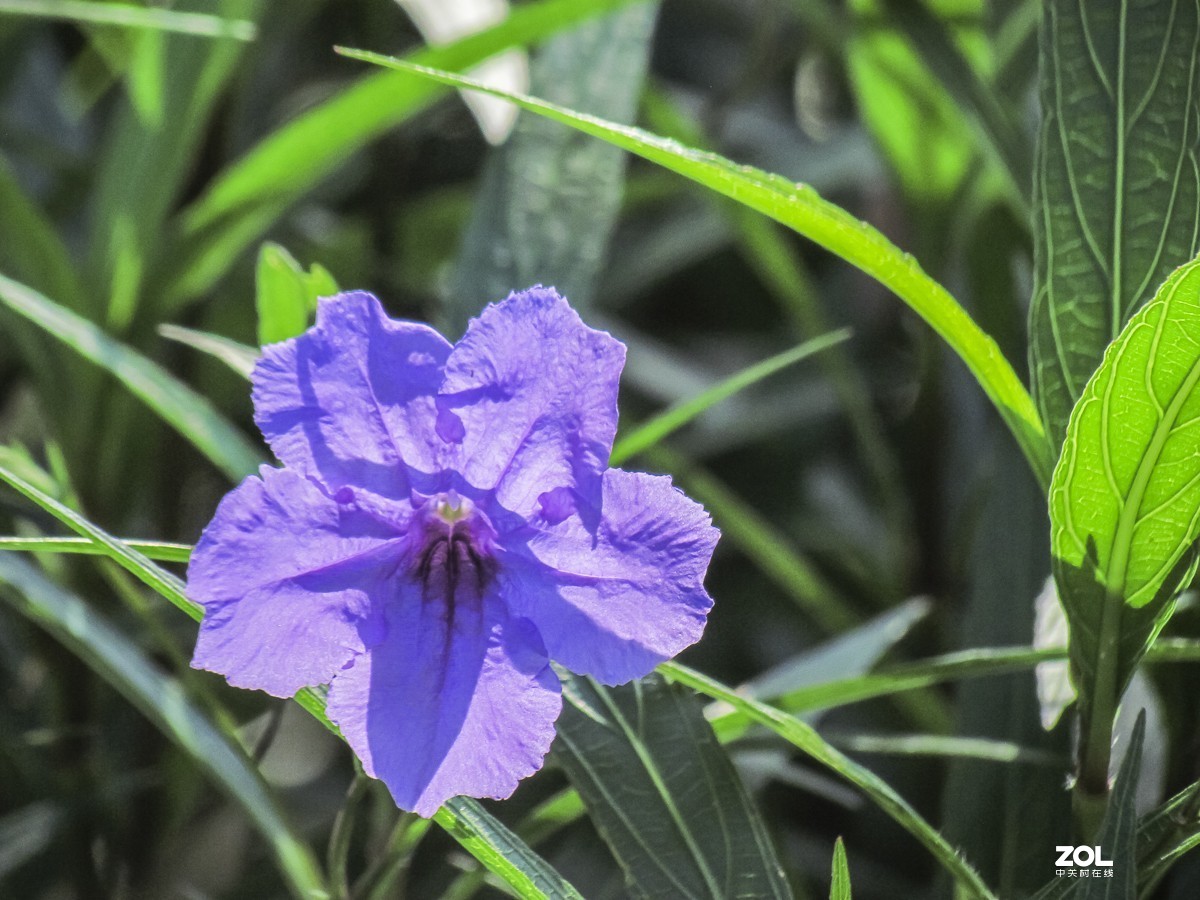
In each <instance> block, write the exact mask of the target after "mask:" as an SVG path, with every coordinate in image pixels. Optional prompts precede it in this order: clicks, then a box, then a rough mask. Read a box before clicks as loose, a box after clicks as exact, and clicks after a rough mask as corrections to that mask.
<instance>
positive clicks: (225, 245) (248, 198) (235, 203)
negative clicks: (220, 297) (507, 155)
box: [168, 0, 634, 305]
mask: <svg viewBox="0 0 1200 900" xmlns="http://www.w3.org/2000/svg"><path fill="white" fill-rule="evenodd" d="M631 2H634V0H543V2H540V3H531V4H527V5H524V6H520V7H517V8H516V9H514V10H513V11H512V13H511V14H510V15H509V17H508V18H507V19H506V20H505V21H504V22H502V23H500V24H499V25H496V26H495V27H493V28H489V29H487V30H486V31H481V32H479V33H478V34H474V35H471V36H470V37H467V38H463V39H462V40H460V41H457V42H455V43H453V44H448V45H446V46H443V47H433V48H426V49H422V50H420V51H418V52H416V53H414V54H413V55H412V57H411V58H412V59H413V60H414V61H419V62H422V63H425V64H427V65H434V66H438V67H440V68H443V69H452V70H459V69H469V68H471V67H472V66H475V65H477V64H478V63H481V62H483V61H484V60H485V59H488V58H489V57H492V56H494V55H496V54H497V53H500V52H502V51H504V50H508V49H510V48H512V47H520V46H527V45H529V44H534V43H537V42H539V41H541V40H543V39H545V38H547V37H549V36H550V35H552V34H556V33H558V32H559V31H562V30H564V29H567V28H569V27H571V26H572V25H574V24H578V23H580V22H583V21H586V20H587V19H589V18H592V17H594V16H598V15H602V14H603V13H606V12H612V11H613V10H616V9H619V8H620V7H622V6H626V5H628V4H629V3H631ZM440 93H441V92H440V91H439V89H438V88H437V87H436V86H434V85H432V84H430V83H425V84H422V83H420V82H418V81H416V80H414V79H411V78H409V79H406V78H403V77H398V76H396V75H395V74H394V73H389V72H384V73H380V74H377V75H373V76H371V77H369V78H365V79H363V80H361V81H359V82H357V83H356V84H354V85H353V86H351V87H350V88H347V89H346V90H345V91H343V92H341V93H340V94H338V95H337V96H335V97H333V98H332V99H330V100H327V101H326V102H324V103H322V104H320V105H319V106H317V107H315V108H313V109H311V110H309V111H308V112H306V113H305V114H304V115H303V116H301V117H299V118H297V119H295V120H293V121H292V122H290V123H288V124H287V125H284V126H283V127H282V128H280V129H278V130H277V131H275V132H274V133H273V134H271V135H270V136H269V137H268V138H266V139H265V140H264V141H262V142H261V143H260V144H259V145H258V146H256V147H255V148H254V149H253V150H251V151H250V152H249V153H248V154H247V155H246V156H244V157H243V158H242V159H240V160H239V161H238V162H236V163H234V164H233V165H232V166H231V167H230V168H229V169H227V170H226V171H224V172H223V173H221V174H220V175H219V176H218V177H217V178H216V180H215V181H214V182H213V183H212V185H211V187H209V189H208V190H207V191H206V192H205V193H204V194H203V195H202V196H201V197H200V199H199V200H197V201H196V202H195V203H193V204H192V205H191V206H190V207H188V208H187V209H186V210H184V212H183V214H182V220H181V222H182V227H183V232H184V239H185V243H184V247H183V250H182V252H181V258H182V259H183V263H182V265H181V266H180V267H179V268H178V269H177V274H176V276H175V280H174V283H173V284H172V286H171V288H170V290H169V300H168V302H169V303H172V304H173V305H178V304H180V303H183V302H186V301H187V300H189V299H191V298H192V297H195V296H197V295H198V294H201V293H203V292H204V291H205V290H207V289H208V288H209V287H211V286H212V285H213V284H214V283H215V282H216V281H217V280H218V279H219V278H220V277H221V276H222V275H223V274H224V273H225V272H226V271H227V269H228V267H229V266H230V265H232V264H233V262H234V261H235V260H236V259H237V257H238V256H239V255H240V254H241V253H242V252H243V251H244V250H246V249H247V248H248V247H249V246H251V245H252V244H253V243H254V242H255V241H257V240H258V239H259V238H261V237H262V236H263V234H264V233H265V232H266V231H267V229H269V228H270V227H271V225H272V224H273V223H274V222H275V221H276V220H277V219H278V218H279V217H280V216H282V215H283V213H284V212H286V211H287V209H288V208H289V207H290V206H291V205H292V204H293V203H295V202H296V201H297V200H298V199H300V197H302V196H303V195H304V194H305V193H306V192H307V191H309V190H311V189H312V187H313V186H314V185H316V184H318V183H319V182H320V181H321V180H322V179H324V178H325V177H326V176H328V175H329V174H331V173H332V172H333V171H335V170H336V169H337V167H338V166H340V165H341V164H342V163H344V162H345V161H346V160H347V159H349V158H350V157H351V156H352V155H353V154H354V153H356V152H357V151H358V150H360V149H362V148H363V147H364V146H366V145H367V144H368V143H370V142H371V141H372V140H374V139H375V138H377V137H379V136H380V135H381V134H383V133H385V132H387V131H389V130H390V129H392V128H395V127H396V126H397V125H399V124H401V123H402V122H405V121H407V120H408V119H410V118H411V117H412V116H413V115H415V114H416V113H417V112H419V111H420V110H422V109H424V108H425V107H426V106H427V105H428V104H429V103H431V102H432V101H433V100H434V99H435V98H436V97H437V96H438V95H439V94H440Z"/></svg>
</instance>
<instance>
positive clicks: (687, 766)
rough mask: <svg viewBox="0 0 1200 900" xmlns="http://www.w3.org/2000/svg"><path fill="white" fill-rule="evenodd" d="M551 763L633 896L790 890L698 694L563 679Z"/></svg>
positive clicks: (662, 686)
mask: <svg viewBox="0 0 1200 900" xmlns="http://www.w3.org/2000/svg"><path fill="white" fill-rule="evenodd" d="M563 694H564V699H565V700H566V701H567V702H566V703H564V704H563V711H562V715H561V717H560V718H559V721H558V742H557V743H556V744H555V747H556V751H555V752H556V758H557V759H558V761H559V763H560V764H561V765H562V767H563V768H564V769H565V770H566V772H567V775H568V776H569V777H570V779H571V782H572V784H574V785H575V787H576V789H577V790H578V791H579V793H580V795H581V796H582V797H583V800H584V802H585V803H586V804H587V807H588V811H589V812H590V814H591V818H592V820H593V821H594V822H595V823H596V827H597V828H598V829H599V830H600V833H601V834H602V835H603V836H604V839H605V841H606V842H607V844H608V845H609V847H611V848H612V851H613V853H614V855H615V856H616V857H617V859H618V861H619V862H620V863H621V866H622V868H623V869H624V870H625V874H626V877H627V878H628V881H629V887H630V890H631V892H632V893H633V894H634V895H635V896H637V897H646V898H652V897H679V898H681V900H683V898H701V900H722V898H725V897H746V898H750V897H778V898H785V897H790V896H791V894H790V892H789V890H788V887H787V882H786V880H785V879H784V877H783V870H782V868H781V867H780V865H779V862H778V860H777V859H776V858H775V852H774V849H773V848H772V847H771V840H770V837H769V836H768V835H767V831H766V826H765V825H764V824H763V822H762V819H761V818H760V817H759V815H758V812H757V810H755V808H754V805H753V803H752V802H751V800H750V797H749V796H748V795H747V793H746V790H745V788H744V787H743V786H742V783H741V780H740V778H739V777H738V775H737V772H736V771H734V768H733V765H732V764H731V763H730V761H729V757H728V756H727V755H726V754H725V751H724V750H723V749H722V748H721V745H720V744H719V743H718V742H717V738H716V735H714V734H713V730H712V728H711V727H710V726H709V724H708V723H707V722H706V721H705V720H704V716H703V715H702V714H701V711H700V707H699V704H697V702H696V698H695V696H694V695H692V694H691V693H690V692H689V691H685V690H684V689H683V688H681V687H679V686H678V685H673V684H668V683H666V682H664V681H663V680H662V679H661V678H660V677H658V676H651V677H649V678H645V679H643V680H641V681H638V682H634V683H633V684H630V685H626V686H624V687H620V688H606V687H604V686H602V685H599V684H596V683H595V682H593V681H592V680H590V679H586V678H576V677H571V678H568V679H567V680H566V681H565V682H564V685H563Z"/></svg>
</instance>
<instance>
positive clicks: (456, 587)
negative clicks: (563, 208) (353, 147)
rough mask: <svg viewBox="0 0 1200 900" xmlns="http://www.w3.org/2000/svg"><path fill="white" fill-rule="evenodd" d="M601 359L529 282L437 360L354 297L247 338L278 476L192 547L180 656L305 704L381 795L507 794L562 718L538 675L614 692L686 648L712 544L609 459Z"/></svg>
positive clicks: (557, 699) (569, 314) (613, 355)
mask: <svg viewBox="0 0 1200 900" xmlns="http://www.w3.org/2000/svg"><path fill="white" fill-rule="evenodd" d="M624 362H625V348H624V346H623V345H622V344H621V343H620V342H618V341H616V340H614V339H613V338H612V337H611V336H609V335H608V334H606V333H604V332H601V331H594V330H592V329H590V328H588V327H587V326H585V325H584V324H583V322H582V321H580V319H579V316H578V315H576V314H575V312H574V311H573V310H572V309H571V308H570V307H569V306H568V305H567V303H566V301H564V300H563V299H562V298H561V297H559V296H558V295H557V294H556V293H555V292H554V291H553V290H551V289H546V288H540V287H537V288H532V289H531V290H528V291H525V292H522V293H517V294H513V295H511V296H510V297H509V298H508V299H507V300H505V301H504V302H503V303H498V304H494V305H492V306H489V307H488V308H487V309H485V310H484V311H483V314H482V315H481V316H480V317H479V318H478V319H475V320H473V321H472V322H471V324H470V326H469V327H468V329H467V333H466V335H465V336H464V337H463V339H462V340H460V341H459V342H458V343H457V344H456V345H454V346H451V345H450V344H449V343H448V342H447V341H446V340H445V338H443V337H442V336H441V335H440V334H438V333H437V332H436V331H434V330H432V329H431V328H428V327H427V326H425V325H419V324H415V323H412V322H400V321H395V320H393V319H390V318H388V317H387V315H386V314H385V313H384V311H383V309H382V308H381V306H380V304H379V301H378V300H376V299H375V298H374V297H373V296H371V295H370V294H366V293H348V294H341V295H339V296H337V297H332V298H329V299H326V300H323V301H322V302H321V305H320V309H319V310H318V312H317V324H316V326H315V327H313V328H311V329H310V330H309V331H307V332H306V333H305V334H303V335H301V336H300V337H298V338H296V339H294V340H289V341H284V342H283V343H281V344H275V345H273V346H270V347H267V348H266V350H265V351H264V353H263V357H262V360H261V361H260V362H259V363H258V365H257V366H256V367H255V370H254V375H253V383H254V395H253V396H254V408H255V420H256V421H257V423H258V425H259V427H260V428H261V429H262V432H263V434H264V436H265V437H266V439H267V441H268V442H269V443H270V445H271V448H272V449H273V450H274V451H275V455H276V456H277V457H279V459H280V461H282V463H283V465H284V468H282V469H273V468H269V467H266V466H264V467H263V468H262V470H261V471H260V473H259V475H258V476H257V477H253V476H252V477H250V478H247V479H246V480H245V481H244V482H242V484H241V485H239V486H238V487H237V488H236V489H235V490H233V491H232V492H231V493H230V494H229V495H228V496H226V497H225V499H224V500H223V501H222V502H221V505H220V507H219V508H218V509H217V512H216V515H215V516H214V517H213V520H212V522H211V523H210V524H209V526H208V528H207V529H206V530H205V532H204V535H203V536H202V537H201V539H200V542H199V543H198V544H197V546H196V550H195V552H194V553H193V555H192V561H191V565H190V567H189V569H188V581H189V592H190V594H191V596H192V598H193V599H195V600H196V601H197V602H199V603H201V604H203V605H204V610H205V615H204V622H203V624H202V626H201V629H200V636H199V639H198V642H197V644H196V654H195V659H194V660H193V665H194V666H196V667H198V668H203V669H209V670H211V671H214V672H220V673H222V674H224V675H225V676H226V677H227V678H228V680H229V683H230V684H233V685H236V686H238V687H246V688H257V689H259V690H264V691H266V692H268V693H270V694H273V695H275V696H277V697H290V696H291V695H293V694H294V693H296V691H297V690H299V689H300V688H302V687H305V686H309V685H318V684H325V683H329V685H330V688H329V697H328V713H329V717H330V718H331V719H332V720H333V721H334V722H335V723H336V724H337V725H338V727H339V728H340V729H341V731H342V734H343V735H345V737H346V740H347V741H348V742H349V743H350V746H351V747H353V748H354V751H355V752H356V753H357V754H358V756H359V758H360V759H361V760H362V763H363V767H364V768H365V769H366V771H367V772H368V773H369V774H371V775H373V776H375V777H377V778H380V779H382V780H383V781H384V782H385V783H386V784H387V786H388V788H389V789H390V790H391V792H392V796H393V797H394V798H395V800H396V803H397V804H398V805H399V806H401V807H403V808H404V809H409V810H413V811H415V812H417V813H420V814H421V815H423V816H429V815H432V814H433V813H434V812H435V811H436V810H437V808H438V807H439V806H440V805H441V804H442V803H443V802H444V801H445V800H446V799H448V798H450V797H453V796H456V795H458V794H467V795H471V796H475V797H496V798H501V797H507V796H508V795H509V794H511V793H512V791H513V790H514V789H515V788H516V785H517V782H518V781H519V780H520V779H521V778H524V777H525V776H527V775H530V774H532V773H533V772H535V771H536V770H537V769H538V768H539V767H540V766H541V764H542V759H543V757H544V756H545V755H546V752H547V750H549V748H550V742H551V741H552V740H553V738H554V720H555V719H556V718H557V717H558V713H559V710H560V708H561V705H562V700H561V695H560V688H559V681H558V678H557V677H556V675H555V674H554V671H553V670H552V669H551V668H550V660H551V659H554V660H556V661H557V662H559V663H561V664H562V665H564V666H566V667H567V668H569V669H571V670H573V671H575V672H579V673H583V674H588V675H592V676H595V677H596V678H597V679H599V680H600V681H602V682H604V683H606V684H618V683H621V682H625V681H629V680H630V679H633V678H637V677H639V676H641V675H645V674H646V673H648V672H649V671H650V670H651V669H652V668H653V667H654V666H655V665H656V664H658V663H659V662H662V661H663V660H665V659H668V658H669V657H671V656H673V655H675V654H676V653H678V652H679V651H680V650H682V649H683V648H684V647H686V646H688V645H689V644H691V643H693V642H694V641H696V640H697V639H698V638H699V637H700V633H701V631H702V630H703V628H704V621H705V616H706V615H707V613H708V610H709V608H710V607H711V605H712V601H711V600H710V599H709V596H708V594H707V593H706V592H705V590H704V586H703V578H704V573H705V570H706V569H707V567H708V562H709V558H710V557H711V556H712V551H713V546H714V545H715V543H716V540H717V531H716V529H714V528H713V527H712V525H711V523H710V521H709V517H708V515H707V514H706V513H705V512H704V510H703V509H702V508H701V507H700V506H699V505H697V504H696V503H694V502H692V501H691V500H689V499H688V498H687V497H685V496H684V495H683V494H682V493H680V492H679V491H678V490H676V489H675V488H674V487H672V485H671V480H670V479H669V478H667V477H662V476H654V475H643V474H638V473H632V472H623V471H621V470H620V469H610V468H608V455H609V451H610V450H611V448H612V442H613V436H614V434H615V433H616V427H617V404H616V401H617V382H618V379H619V377H620V373H621V368H622V366H623V365H624Z"/></svg>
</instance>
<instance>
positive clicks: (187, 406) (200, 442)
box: [0, 275, 262, 480]
mask: <svg viewBox="0 0 1200 900" xmlns="http://www.w3.org/2000/svg"><path fill="white" fill-rule="evenodd" d="M0 303H3V304H4V305H5V306H7V307H8V308H9V309H11V310H13V311H14V312H16V313H19V314H20V315H22V316H24V317H25V318H26V319H28V320H30V321H31V322H33V323H34V324H35V325H38V326H39V327H41V328H43V329H45V330H46V331H47V332H49V333H50V334H51V335H53V336H54V337H55V338H57V339H58V340H60V341H62V342H63V343H64V344H66V345H67V346H68V347H70V348H71V349H73V350H75V351H76V352H77V353H79V354H80V355H81V356H83V357H84V358H85V359H89V360H91V361H92V362H93V363H95V364H96V365H98V366H100V367H101V368H103V369H105V370H107V371H108V372H111V373H112V374H113V375H114V376H115V377H116V378H117V379H118V380H119V381H120V382H121V383H122V384H124V385H125V386H126V387H127V388H128V389H129V390H130V391H131V392H132V393H133V394H135V395H136V396H137V397H139V398H140V399H141V400H142V401H143V402H144V403H145V404H146V405H147V406H149V407H150V408H151V409H152V410H154V411H155V412H156V413H158V415H159V416H161V417H162V418H163V419H164V420H165V421H166V422H168V423H169V424H170V425H171V426H173V427H174V428H175V429H176V430H177V431H178V432H179V433H180V434H182V435H183V436H184V437H186V438H187V439H188V440H189V441H191V442H192V443H193V444H194V445H195V446H196V448H197V449H198V450H200V451H201V452H202V453H203V454H204V455H205V456H207V457H208V458H209V459H210V460H212V462H213V463H214V464H215V465H216V466H217V467H218V468H220V469H221V471H223V472H224V473H225V474H226V475H228V476H229V477H230V478H231V479H234V480H238V479H241V478H243V477H244V476H245V475H247V474H248V473H250V472H253V471H255V470H256V469H257V468H258V465H259V463H261V462H262V455H261V454H260V453H259V451H258V450H257V449H255V447H254V445H253V444H251V443H250V441H249V439H247V438H246V436H245V435H243V434H242V433H241V432H240V431H238V430H237V429H236V428H234V427H233V426H232V425H230V424H229V423H228V422H227V421H226V420H225V419H224V418H223V417H222V416H221V414H220V413H218V412H217V411H216V410H215V409H214V408H213V407H212V404H210V403H209V402H208V401H207V400H206V399H205V398H204V397H202V396H200V395H199V394H197V393H196V392H195V391H193V390H192V389H191V388H189V387H188V386H187V385H185V384H183V383H182V382H181V381H178V380H177V379H176V378H175V377H174V376H173V375H171V374H170V373H169V372H167V371H166V370H165V369H163V368H162V367H161V366H159V365H158V364H157V363H154V362H151V361H150V360H149V359H146V358H145V357H144V356H142V355H141V354H139V353H137V352H136V351H134V350H132V349H130V348H129V347H127V346H125V345H124V344H122V343H120V342H119V341H117V340H115V339H113V338H112V337H110V336H109V335H108V334H106V333H105V332H104V330H103V329H101V328H100V327H99V326H97V325H95V324H94V323H92V322H90V321H88V320H87V319H84V318H83V317H82V316H78V315H76V314H75V313H73V312H71V311H70V310H68V309H65V308H63V307H62V306H59V305H58V304H57V303H55V302H53V301H52V300H49V299H47V298H46V297H43V296H42V295H41V294H39V293H38V292H37V291H35V290H33V289H32V288H29V287H26V286H25V285H23V284H20V283H18V282H16V281H13V280H12V279H10V278H6V277H5V276H3V275H0Z"/></svg>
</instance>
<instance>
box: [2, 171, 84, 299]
mask: <svg viewBox="0 0 1200 900" xmlns="http://www.w3.org/2000/svg"><path fill="white" fill-rule="evenodd" d="M0 209H2V210H4V215H3V216H0V267H3V271H6V272H13V273H14V274H16V275H17V277H19V278H21V279H23V280H24V281H25V282H26V283H27V284H30V285H32V286H33V287H34V288H36V289H37V290H40V291H45V292H47V293H49V294H52V295H53V296H55V297H60V298H61V299H62V301H63V302H64V303H65V304H66V305H67V306H69V307H74V306H75V305H76V304H78V302H79V298H80V296H81V294H82V293H83V290H82V288H81V286H80V284H79V278H78V277H77V276H76V274H75V268H74V265H73V264H72V262H71V255H70V253H69V252H68V250H67V247H66V245H65V244H63V242H62V239H61V238H60V237H59V235H58V232H57V231H56V230H55V227H54V223H53V222H51V221H50V220H49V219H48V218H47V217H46V215H45V214H44V213H43V212H42V210H41V209H39V208H38V207H37V206H36V205H35V204H34V202H33V201H32V200H31V199H30V198H29V197H28V196H26V194H25V192H24V191H23V190H22V189H21V185H20V183H19V182H18V181H17V177H16V173H14V172H13V171H12V169H11V167H10V166H9V164H8V162H7V161H6V160H5V159H4V158H3V157H0Z"/></svg>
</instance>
